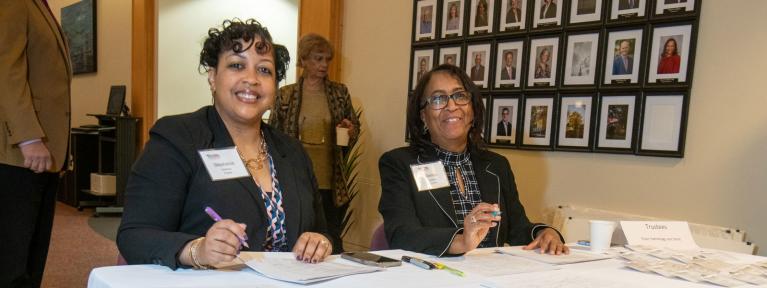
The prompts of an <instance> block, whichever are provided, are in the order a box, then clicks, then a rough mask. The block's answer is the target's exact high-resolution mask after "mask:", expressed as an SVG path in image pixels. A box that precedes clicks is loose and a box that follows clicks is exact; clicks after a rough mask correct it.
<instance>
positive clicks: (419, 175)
mask: <svg viewBox="0 0 767 288" xmlns="http://www.w3.org/2000/svg"><path fill="white" fill-rule="evenodd" d="M410 170H411V171H412V173H413V179H414V180H415V184H416V185H417V186H418V191H426V190H432V189H439V188H442V187H448V186H450V182H449V181H448V180H447V173H445V166H444V165H442V161H436V162H431V163H426V164H418V165H410Z"/></svg>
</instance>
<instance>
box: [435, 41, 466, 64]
mask: <svg viewBox="0 0 767 288" xmlns="http://www.w3.org/2000/svg"><path fill="white" fill-rule="evenodd" d="M461 57H463V51H461V46H452V47H440V48H439V59H437V61H438V63H439V65H442V64H450V65H453V66H457V67H461Z"/></svg>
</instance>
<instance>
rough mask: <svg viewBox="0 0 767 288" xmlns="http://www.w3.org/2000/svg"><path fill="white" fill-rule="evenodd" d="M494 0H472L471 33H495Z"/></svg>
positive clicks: (470, 14)
mask: <svg viewBox="0 0 767 288" xmlns="http://www.w3.org/2000/svg"><path fill="white" fill-rule="evenodd" d="M494 9H495V1H494V0H471V6H470V9H469V12H470V13H469V35H479V34H489V33H493V16H494V15H495V13H493V12H494V11H495V10H494Z"/></svg>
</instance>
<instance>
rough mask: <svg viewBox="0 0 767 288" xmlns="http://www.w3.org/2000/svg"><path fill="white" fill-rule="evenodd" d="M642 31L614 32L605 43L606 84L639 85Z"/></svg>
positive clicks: (608, 35) (609, 34) (610, 33)
mask: <svg viewBox="0 0 767 288" xmlns="http://www.w3.org/2000/svg"><path fill="white" fill-rule="evenodd" d="M642 33H643V30H642V29H634V30H623V31H612V32H609V33H608V34H607V41H606V43H605V49H604V50H605V68H604V69H605V71H604V82H603V83H604V84H623V85H627V84H638V83H639V75H640V73H639V72H640V71H641V68H642V67H640V66H641V63H642V61H641V60H642Z"/></svg>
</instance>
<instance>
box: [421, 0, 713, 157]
mask: <svg viewBox="0 0 767 288" xmlns="http://www.w3.org/2000/svg"><path fill="white" fill-rule="evenodd" d="M701 1H702V0H414V1H413V31H412V36H413V37H412V45H411V47H412V48H411V49H412V50H411V61H410V63H411V66H410V74H409V75H410V77H409V79H410V80H409V90H410V91H411V93H412V91H413V90H414V89H415V86H416V84H417V82H418V79H420V77H421V75H423V74H424V73H426V72H428V71H429V70H431V69H433V68H434V67H436V66H438V65H442V64H452V65H456V66H458V67H461V68H462V69H463V70H465V71H466V74H467V75H468V76H469V77H470V78H471V80H472V81H473V82H474V84H475V85H476V86H477V87H479V89H480V91H481V93H482V95H483V99H485V101H486V102H485V106H486V108H487V109H486V113H485V115H486V121H485V122H486V123H488V124H487V125H486V127H484V129H485V130H484V131H485V133H484V136H485V140H486V141H487V143H488V144H489V145H490V146H491V147H496V148H516V149H538V150H560V151H580V152H605V153H626V154H636V155H646V156H665V157H683V156H684V146H685V131H686V125H687V123H686V122H687V121H686V120H687V111H688V106H689V101H690V91H691V89H692V76H693V75H692V74H693V66H694V60H695V45H696V40H697V27H698V22H699V21H698V19H699V17H700V8H701Z"/></svg>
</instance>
